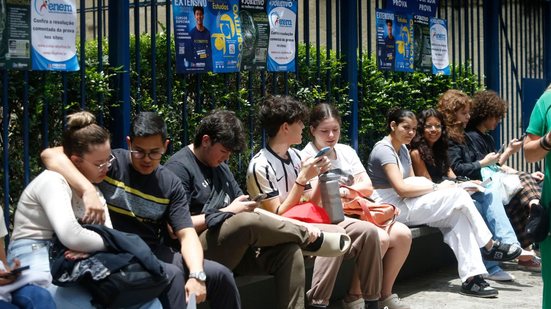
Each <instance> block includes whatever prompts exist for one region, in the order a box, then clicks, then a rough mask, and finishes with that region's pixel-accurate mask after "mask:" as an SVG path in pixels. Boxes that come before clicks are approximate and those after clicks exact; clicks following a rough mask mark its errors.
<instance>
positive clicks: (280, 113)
mask: <svg viewBox="0 0 551 309" xmlns="http://www.w3.org/2000/svg"><path fill="white" fill-rule="evenodd" d="M308 115H309V113H308V107H307V106H306V105H304V104H302V103H301V102H300V101H298V100H297V99H295V98H293V97H291V96H270V97H268V98H266V99H265V100H264V102H262V105H260V111H259V113H258V116H259V117H258V118H259V121H260V125H261V126H262V127H263V128H264V129H265V130H266V134H267V135H268V136H269V137H274V136H276V135H277V132H279V128H280V127H281V125H282V124H284V123H288V124H293V123H296V122H298V121H302V122H303V123H304V122H306V120H307V119H308Z"/></svg>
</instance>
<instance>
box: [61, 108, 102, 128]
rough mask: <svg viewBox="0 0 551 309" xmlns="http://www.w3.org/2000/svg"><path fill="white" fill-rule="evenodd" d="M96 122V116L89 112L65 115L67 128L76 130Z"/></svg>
mask: <svg viewBox="0 0 551 309" xmlns="http://www.w3.org/2000/svg"><path fill="white" fill-rule="evenodd" d="M95 123H96V116H94V115H93V114H92V113H90V112H85V111H82V112H77V113H73V114H71V115H69V116H67V130H70V131H72V130H78V129H81V128H84V127H87V126H89V125H92V124H95Z"/></svg>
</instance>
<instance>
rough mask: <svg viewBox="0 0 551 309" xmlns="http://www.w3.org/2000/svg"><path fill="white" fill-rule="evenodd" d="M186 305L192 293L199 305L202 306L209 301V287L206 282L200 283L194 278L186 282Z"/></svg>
mask: <svg viewBox="0 0 551 309" xmlns="http://www.w3.org/2000/svg"><path fill="white" fill-rule="evenodd" d="M185 288H186V303H188V302H189V295H191V293H193V294H195V299H196V300H197V303H198V304H200V303H202V302H204V301H205V300H206V299H207V287H206V285H205V283H204V282H202V281H199V280H197V279H194V278H190V279H189V280H188V281H187V282H186V286H185Z"/></svg>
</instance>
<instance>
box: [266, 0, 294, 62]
mask: <svg viewBox="0 0 551 309" xmlns="http://www.w3.org/2000/svg"><path fill="white" fill-rule="evenodd" d="M297 10H298V4H297V1H296V0H288V1H285V0H268V6H267V12H268V22H269V24H270V38H269V44H268V71H271V72H289V71H290V72H295V71H296V30H297Z"/></svg>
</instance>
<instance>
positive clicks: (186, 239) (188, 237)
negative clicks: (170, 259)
mask: <svg viewBox="0 0 551 309" xmlns="http://www.w3.org/2000/svg"><path fill="white" fill-rule="evenodd" d="M175 234H176V237H177V238H178V240H179V241H180V246H181V249H180V253H181V254H182V257H183V258H184V262H185V264H186V266H187V268H188V269H189V272H199V271H204V267H203V247H202V246H201V242H200V241H199V237H198V236H197V232H195V229H194V228H192V227H189V228H183V229H180V230H178V231H177V232H176V233H175ZM207 280H208V278H207ZM185 289H186V300H188V299H189V295H190V294H191V293H194V294H195V297H196V298H197V303H202V302H203V301H205V300H206V298H207V288H206V285H205V282H201V281H199V280H197V279H194V278H190V279H188V280H187V282H186V285H185Z"/></svg>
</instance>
